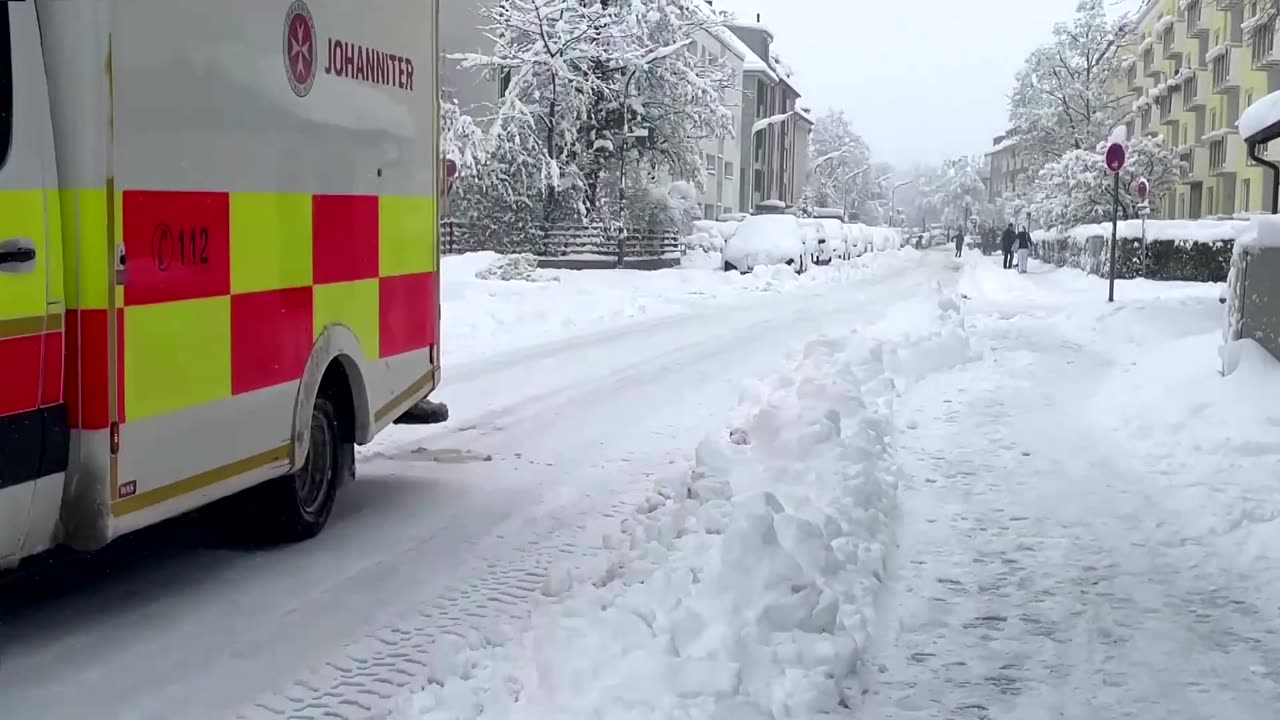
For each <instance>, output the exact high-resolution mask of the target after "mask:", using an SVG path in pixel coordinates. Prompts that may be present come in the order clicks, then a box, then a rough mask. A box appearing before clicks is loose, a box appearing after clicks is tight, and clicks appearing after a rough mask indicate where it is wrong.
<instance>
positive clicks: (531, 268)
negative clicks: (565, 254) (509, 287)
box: [475, 253, 538, 280]
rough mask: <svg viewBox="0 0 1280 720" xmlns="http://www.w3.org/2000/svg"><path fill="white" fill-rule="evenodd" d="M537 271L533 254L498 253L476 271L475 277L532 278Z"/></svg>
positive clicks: (500, 278) (481, 278)
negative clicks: (491, 260)
mask: <svg viewBox="0 0 1280 720" xmlns="http://www.w3.org/2000/svg"><path fill="white" fill-rule="evenodd" d="M537 271H538V258H537V256H535V255H532V254H529V253H525V254H521V255H499V256H497V257H496V258H494V259H493V262H491V263H489V264H488V265H487V266H485V267H484V268H481V269H480V270H479V271H477V272H476V274H475V277H476V278H477V279H479V280H533V279H534V273H536V272H537Z"/></svg>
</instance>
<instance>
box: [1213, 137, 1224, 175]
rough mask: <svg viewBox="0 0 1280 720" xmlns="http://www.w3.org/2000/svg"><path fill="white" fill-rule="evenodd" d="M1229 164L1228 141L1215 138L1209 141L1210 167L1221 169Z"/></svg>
mask: <svg viewBox="0 0 1280 720" xmlns="http://www.w3.org/2000/svg"><path fill="white" fill-rule="evenodd" d="M1226 164H1227V141H1226V140H1214V141H1213V142H1211V143H1209V169H1210V170H1221V169H1222V168H1223V166H1225V165H1226Z"/></svg>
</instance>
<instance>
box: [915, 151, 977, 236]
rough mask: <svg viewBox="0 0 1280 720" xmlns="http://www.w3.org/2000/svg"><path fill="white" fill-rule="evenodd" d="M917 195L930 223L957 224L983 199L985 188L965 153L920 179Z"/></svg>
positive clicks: (973, 163) (975, 211)
mask: <svg viewBox="0 0 1280 720" xmlns="http://www.w3.org/2000/svg"><path fill="white" fill-rule="evenodd" d="M920 183H921V188H920V192H921V196H922V198H923V200H924V205H925V208H926V210H927V212H928V215H929V218H930V222H940V223H943V224H945V225H952V226H955V225H959V224H960V223H963V222H965V221H966V220H967V219H968V218H969V217H972V216H973V215H974V214H975V213H977V212H978V211H979V210H980V209H981V207H982V205H983V204H984V203H985V202H986V187H985V186H984V185H983V184H982V177H981V176H980V175H979V174H978V166H977V163H976V162H975V161H974V160H972V159H970V158H969V157H967V156H961V157H958V158H954V159H951V160H948V161H946V162H944V163H943V164H942V166H941V167H940V168H938V169H937V170H936V171H934V172H933V173H931V174H929V175H927V176H925V177H924V178H921V180H920Z"/></svg>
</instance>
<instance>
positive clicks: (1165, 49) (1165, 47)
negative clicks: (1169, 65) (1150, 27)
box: [1160, 16, 1182, 60]
mask: <svg viewBox="0 0 1280 720" xmlns="http://www.w3.org/2000/svg"><path fill="white" fill-rule="evenodd" d="M1160 22H1161V23H1167V24H1166V25H1165V27H1164V30H1163V31H1161V33H1160V54H1161V56H1162V57H1164V59H1165V60H1177V59H1179V58H1181V57H1182V48H1181V47H1179V46H1178V34H1177V33H1176V32H1174V29H1173V17H1171V16H1167V17H1165V19H1164V20H1161V21H1160Z"/></svg>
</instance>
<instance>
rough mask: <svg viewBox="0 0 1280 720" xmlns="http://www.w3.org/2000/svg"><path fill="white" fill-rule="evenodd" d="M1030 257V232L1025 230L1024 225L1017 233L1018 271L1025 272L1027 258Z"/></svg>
mask: <svg viewBox="0 0 1280 720" xmlns="http://www.w3.org/2000/svg"><path fill="white" fill-rule="evenodd" d="M1030 257H1031V233H1029V232H1027V228H1026V226H1025V225H1024V226H1023V227H1022V231H1021V232H1019V233H1018V272H1020V273H1022V274H1024V275H1025V274H1026V272H1027V260H1028V258H1030Z"/></svg>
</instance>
